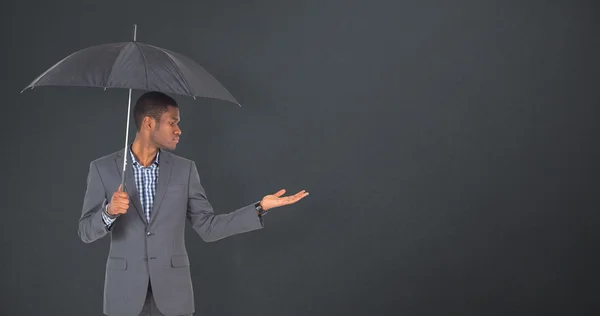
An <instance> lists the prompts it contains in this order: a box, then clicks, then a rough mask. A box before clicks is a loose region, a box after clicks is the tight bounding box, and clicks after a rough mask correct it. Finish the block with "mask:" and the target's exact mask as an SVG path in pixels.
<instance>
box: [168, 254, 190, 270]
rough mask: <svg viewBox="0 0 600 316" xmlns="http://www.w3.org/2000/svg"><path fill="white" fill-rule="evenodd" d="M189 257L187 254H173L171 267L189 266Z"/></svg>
mask: <svg viewBox="0 0 600 316" xmlns="http://www.w3.org/2000/svg"><path fill="white" fill-rule="evenodd" d="M189 266H190V259H189V258H188V256H187V255H175V256H172V257H171V267H173V268H181V267H189Z"/></svg>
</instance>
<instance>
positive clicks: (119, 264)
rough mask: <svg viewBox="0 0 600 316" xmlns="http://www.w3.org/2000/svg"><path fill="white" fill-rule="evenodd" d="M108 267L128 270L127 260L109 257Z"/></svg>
mask: <svg viewBox="0 0 600 316" xmlns="http://www.w3.org/2000/svg"><path fill="white" fill-rule="evenodd" d="M106 268H107V269H110V270H127V260H125V258H120V257H108V261H107V262H106Z"/></svg>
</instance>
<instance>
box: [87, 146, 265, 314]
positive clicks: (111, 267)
mask: <svg viewBox="0 0 600 316" xmlns="http://www.w3.org/2000/svg"><path fill="white" fill-rule="evenodd" d="M159 159H160V161H159V175H158V181H157V187H156V196H155V198H154V204H153V208H152V211H151V215H150V216H151V218H150V223H149V224H147V222H146V220H145V217H144V211H143V209H142V205H141V202H140V199H139V197H138V193H137V189H136V186H135V182H134V175H133V169H132V167H131V164H130V161H129V159H128V162H127V168H126V175H125V186H126V191H127V192H128V194H129V198H130V204H129V205H130V206H129V209H128V211H127V213H126V214H124V215H121V216H120V217H119V218H117V220H116V221H115V222H114V223H113V224H112V226H110V228H107V227H106V225H105V224H104V221H103V220H102V210H103V209H104V207H105V206H106V204H107V203H108V202H110V198H111V197H112V194H113V192H114V191H116V189H117V188H118V187H119V184H120V183H121V170H122V168H123V150H120V151H117V152H115V153H113V154H110V155H107V156H104V157H102V158H99V159H96V160H94V161H92V162H91V163H90V169H89V174H88V177H87V189H86V192H85V197H84V201H83V209H82V212H81V218H80V219H79V237H80V238H81V240H82V241H83V242H85V243H90V242H93V241H95V240H98V239H99V238H102V237H104V236H106V235H109V236H110V250H109V253H108V258H107V261H106V273H105V283H104V306H103V310H104V313H105V314H107V315H110V316H135V315H138V314H139V313H140V311H141V309H142V306H143V304H144V300H145V298H146V292H147V289H148V282H151V284H152V290H153V294H154V299H155V301H156V305H157V307H158V308H159V309H160V310H161V311H162V312H163V313H164V314H165V315H181V314H190V313H193V312H194V295H193V290H192V282H191V278H190V262H189V259H188V255H187V250H186V247H185V242H184V229H185V222H186V220H187V221H189V222H190V223H191V225H192V227H193V228H194V230H195V231H196V232H197V233H198V235H200V237H201V238H202V239H203V240H204V241H206V242H212V241H216V240H219V239H222V238H225V237H228V236H231V235H234V234H239V233H243V232H248V231H252V230H256V229H260V228H262V227H263V224H262V220H261V219H260V218H259V216H258V215H257V214H256V210H255V208H254V203H252V204H250V205H248V206H245V207H242V208H240V209H238V210H236V211H234V212H231V213H228V214H219V215H215V214H214V212H213V208H212V206H211V205H210V203H209V202H208V200H207V198H206V194H205V191H204V188H203V187H202V185H201V184H200V177H199V175H198V171H197V169H196V164H195V163H194V162H193V161H191V160H188V159H185V158H182V157H179V156H176V155H174V154H172V153H170V152H166V151H161V153H160V158H159Z"/></svg>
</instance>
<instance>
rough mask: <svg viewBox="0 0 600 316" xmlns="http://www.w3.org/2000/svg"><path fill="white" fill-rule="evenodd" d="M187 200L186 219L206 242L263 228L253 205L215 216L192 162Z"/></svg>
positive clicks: (194, 164)
mask: <svg viewBox="0 0 600 316" xmlns="http://www.w3.org/2000/svg"><path fill="white" fill-rule="evenodd" d="M188 187H189V200H188V211H187V219H188V220H189V222H190V223H191V224H192V227H193V228H194V230H195V231H196V232H197V233H198V235H200V237H201V238H202V239H203V240H204V241H206V242H213V241H217V240H219V239H223V238H225V237H228V236H231V235H235V234H240V233H244V232H248V231H252V230H257V229H260V228H262V227H263V222H262V219H261V218H259V216H258V214H257V213H256V209H255V207H254V203H253V204H251V205H248V206H245V207H242V208H240V209H238V210H236V211H233V212H231V213H227V214H219V215H215V213H214V211H213V208H212V206H211V205H210V203H209V202H208V200H207V198H206V193H205V191H204V188H203V187H202V185H201V184H200V176H199V175H198V169H197V168H196V163H194V162H192V163H191V167H190V177H189V185H188Z"/></svg>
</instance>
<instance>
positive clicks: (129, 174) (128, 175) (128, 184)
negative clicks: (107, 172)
mask: <svg viewBox="0 0 600 316" xmlns="http://www.w3.org/2000/svg"><path fill="white" fill-rule="evenodd" d="M128 158H130V157H128ZM130 160H131V159H127V166H125V190H126V191H127V194H128V195H129V200H130V201H131V202H132V203H131V204H132V205H133V207H134V208H135V209H136V211H137V212H138V214H139V215H140V218H141V219H142V221H143V222H144V223H145V224H147V223H146V216H144V208H143V207H142V202H140V197H139V195H138V191H137V188H136V185H135V178H134V176H133V168H132V166H131V161H130ZM115 163H116V165H117V170H118V171H119V178H121V177H122V176H123V175H122V174H123V153H118V154H117V159H115Z"/></svg>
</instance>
